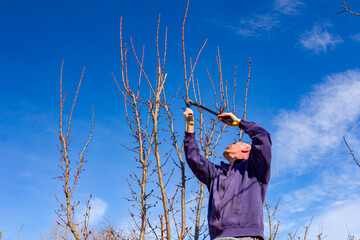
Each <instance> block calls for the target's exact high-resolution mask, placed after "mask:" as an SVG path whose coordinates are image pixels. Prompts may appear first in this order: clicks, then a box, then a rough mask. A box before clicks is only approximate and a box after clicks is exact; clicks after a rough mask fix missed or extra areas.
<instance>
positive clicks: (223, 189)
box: [215, 168, 231, 236]
mask: <svg viewBox="0 0 360 240" xmlns="http://www.w3.org/2000/svg"><path fill="white" fill-rule="evenodd" d="M222 169H223V170H224V171H225V172H226V179H227V178H228V177H229V173H228V172H227V171H226V169H224V168H222ZM230 171H231V168H230ZM226 179H225V180H226ZM225 180H224V181H223V183H222V193H221V196H220V200H222V198H223V196H224V192H225ZM218 206H219V203H218V204H216V208H215V210H216V215H217V222H216V231H217V232H218V235H219V236H220V229H219V218H220V213H219V211H218Z"/></svg>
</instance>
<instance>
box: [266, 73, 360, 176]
mask: <svg viewBox="0 0 360 240" xmlns="http://www.w3.org/2000/svg"><path fill="white" fill-rule="evenodd" d="M359 99H360V71H359V70H349V71H346V72H343V73H338V74H332V75H330V76H327V77H326V79H325V81H324V83H322V84H319V85H317V86H315V88H314V91H313V92H311V93H310V94H308V95H307V96H306V97H303V98H302V100H301V104H300V106H299V108H298V110H296V111H283V112H282V113H281V114H279V115H278V116H277V117H276V118H275V124H276V125H277V126H278V130H277V131H276V132H274V133H273V159H274V160H273V168H272V172H273V176H275V177H276V176H279V175H280V174H285V173H290V172H291V173H292V174H294V175H300V174H302V173H303V172H304V171H305V170H307V168H313V167H315V166H321V164H322V163H323V162H324V158H322V157H325V159H326V162H327V163H328V164H329V163H331V162H334V161H335V160H332V154H337V153H339V151H340V150H346V146H345V145H343V140H342V136H344V135H345V134H347V137H349V139H358V138H357V137H355V136H354V133H352V132H349V129H350V128H352V127H353V126H354V125H356V123H357V122H358V120H359V117H360V101H359ZM351 131H354V130H351ZM351 142H352V141H351ZM340 144H342V145H341V146H340ZM339 149H340V150H339ZM325 154H327V155H326V156H325Z"/></svg>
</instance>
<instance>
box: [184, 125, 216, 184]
mask: <svg viewBox="0 0 360 240" xmlns="http://www.w3.org/2000/svg"><path fill="white" fill-rule="evenodd" d="M184 150H185V158H186V162H187V163H188V165H189V167H190V169H191V171H192V172H193V173H194V175H195V176H196V177H197V179H199V181H200V182H202V183H204V184H205V185H206V186H207V187H208V188H209V187H210V182H211V179H212V177H213V175H214V174H215V171H216V170H215V166H214V164H213V163H212V162H210V161H209V160H208V159H207V158H205V157H204V156H203V155H201V154H200V150H199V147H198V143H197V141H196V139H195V133H187V132H185V139H184Z"/></svg>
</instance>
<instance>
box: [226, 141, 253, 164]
mask: <svg viewBox="0 0 360 240" xmlns="http://www.w3.org/2000/svg"><path fill="white" fill-rule="evenodd" d="M250 149H251V146H250V145H249V144H247V143H244V142H236V143H234V144H232V145H230V146H226V150H225V151H224V152H223V156H224V158H226V159H227V160H228V161H229V162H230V163H231V162H233V161H235V160H237V159H248V158H249V152H250Z"/></svg>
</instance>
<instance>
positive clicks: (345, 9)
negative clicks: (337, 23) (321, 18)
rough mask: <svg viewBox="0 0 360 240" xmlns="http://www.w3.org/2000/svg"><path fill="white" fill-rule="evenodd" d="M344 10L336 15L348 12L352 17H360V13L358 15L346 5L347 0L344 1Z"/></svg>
mask: <svg viewBox="0 0 360 240" xmlns="http://www.w3.org/2000/svg"><path fill="white" fill-rule="evenodd" d="M342 8H343V9H344V10H343V11H340V12H338V13H336V14H339V13H343V12H348V13H350V14H351V15H354V16H360V13H356V12H353V11H351V10H350V8H349V7H348V6H347V5H346V3H345V0H343V7H342Z"/></svg>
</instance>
